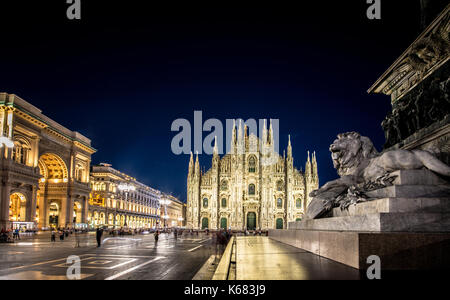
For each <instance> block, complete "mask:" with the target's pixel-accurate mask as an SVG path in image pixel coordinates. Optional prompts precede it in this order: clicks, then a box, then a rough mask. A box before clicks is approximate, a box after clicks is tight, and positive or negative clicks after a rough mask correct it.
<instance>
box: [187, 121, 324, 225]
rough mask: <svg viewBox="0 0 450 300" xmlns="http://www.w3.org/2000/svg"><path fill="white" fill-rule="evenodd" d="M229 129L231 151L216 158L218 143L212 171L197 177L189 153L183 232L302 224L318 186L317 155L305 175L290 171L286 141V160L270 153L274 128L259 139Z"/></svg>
mask: <svg viewBox="0 0 450 300" xmlns="http://www.w3.org/2000/svg"><path fill="white" fill-rule="evenodd" d="M238 127H239V128H238V129H237V128H236V126H235V125H233V134H232V140H231V150H230V152H229V153H228V154H226V155H224V156H223V157H222V158H220V156H219V154H218V148H217V141H216V145H215V147H214V153H213V157H212V167H211V169H209V170H208V171H207V172H204V173H203V172H201V171H200V165H199V161H198V155H197V158H196V161H195V163H194V160H193V155H192V153H191V157H190V161H189V170H188V178H187V212H186V218H187V227H188V228H210V229H218V228H231V229H235V230H242V229H249V230H254V229H259V228H261V229H269V228H286V225H287V223H288V222H291V221H296V220H299V219H301V218H302V216H303V214H304V212H305V211H306V207H307V205H308V204H309V201H310V198H309V193H310V192H311V191H313V190H315V189H317V188H318V186H319V180H318V171H317V162H316V157H315V153H313V155H312V159H311V160H310V157H309V153H308V160H307V162H306V167H305V172H301V171H299V170H297V169H296V168H295V167H294V158H293V156H292V146H291V141H290V138H289V143H288V147H287V156H286V154H284V155H283V156H280V155H279V154H278V153H276V152H275V150H274V137H273V129H272V124H271V125H270V129H269V130H267V129H266V125H265V124H264V128H263V132H262V138H261V139H259V138H258V137H257V136H256V135H254V134H250V135H249V134H248V133H247V131H248V130H247V127H246V126H244V128H242V125H241V124H239V126H238Z"/></svg>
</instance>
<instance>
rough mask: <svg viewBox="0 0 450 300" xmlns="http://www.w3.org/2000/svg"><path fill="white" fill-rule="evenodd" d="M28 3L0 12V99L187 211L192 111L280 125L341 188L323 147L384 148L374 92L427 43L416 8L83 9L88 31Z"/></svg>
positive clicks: (52, 7) (60, 6) (382, 107)
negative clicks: (362, 138)
mask: <svg viewBox="0 0 450 300" xmlns="http://www.w3.org/2000/svg"><path fill="white" fill-rule="evenodd" d="M29 2H30V3H34V4H29V3H28V1H3V0H2V2H1V4H0V16H1V17H0V37H1V40H0V91H1V92H7V93H12V94H17V95H18V96H20V97H22V98H23V99H25V100H26V101H28V102H30V103H32V104H33V105H35V106H37V107H38V108H40V109H42V111H43V113H44V114H46V115H47V116H49V117H50V118H52V119H54V120H55V121H57V122H59V123H60V124H62V125H64V126H66V127H68V128H69V129H71V130H76V131H79V132H80V133H82V134H83V135H85V136H87V137H88V138H90V139H91V140H92V146H93V147H94V148H96V149H98V152H97V153H96V154H94V156H93V163H100V162H108V163H111V164H112V165H113V167H114V168H116V169H118V170H121V171H123V172H125V173H127V174H130V175H132V176H134V177H136V178H137V179H138V180H139V181H141V182H143V183H145V184H148V185H150V186H152V187H155V188H158V189H160V190H162V191H164V192H169V193H172V194H173V195H175V196H178V197H180V199H182V200H183V201H185V200H186V175H187V167H188V160H189V156H188V155H179V156H176V155H174V154H173V153H172V152H171V148H170V144H171V140H172V137H173V136H174V135H175V133H173V132H171V130H170V126H171V123H172V121H173V120H175V119H177V118H186V119H188V120H190V121H191V123H192V124H193V117H194V110H202V111H203V119H204V120H206V119H208V118H217V119H220V120H222V121H223V122H225V119H231V118H243V119H245V120H246V119H248V118H254V119H262V118H267V119H269V118H274V119H279V120H280V147H281V148H282V149H284V148H285V147H286V145H287V136H288V134H291V140H292V146H293V155H294V164H295V165H296V166H297V167H298V168H299V169H300V168H303V169H304V164H305V160H306V151H307V150H310V151H314V150H315V151H316V153H317V159H318V166H319V177H320V184H321V185H322V184H324V183H325V182H326V181H328V180H331V179H334V178H336V177H337V175H336V171H335V170H334V169H333V166H332V162H331V158H330V153H329V151H328V146H329V144H330V143H331V142H332V141H333V140H334V139H335V137H336V135H337V134H338V133H341V132H346V131H359V132H361V133H362V134H363V135H366V136H369V137H370V138H371V139H372V141H373V142H374V144H375V146H376V147H377V149H378V150H381V149H382V146H383V144H384V134H383V131H382V129H381V126H380V123H381V121H382V120H383V119H384V117H385V116H386V114H387V112H388V111H389V110H390V99H389V97H388V96H383V95H368V94H367V90H368V88H369V87H370V86H371V85H372V84H373V83H374V82H375V81H376V79H377V78H378V77H379V76H380V75H381V74H382V73H383V72H384V71H385V70H386V69H387V68H388V67H389V66H390V65H391V64H392V63H393V62H394V60H395V59H396V58H397V57H398V56H400V55H401V54H402V52H403V51H404V50H405V49H406V48H407V47H408V46H409V45H410V44H411V43H412V42H413V41H414V40H415V38H416V37H417V36H418V34H419V33H420V10H419V1H411V0H405V1H398V0H397V1H382V20H372V21H371V20H368V19H367V18H366V9H367V7H368V5H367V4H366V1H365V0H355V1H348V0H345V1H344V0H341V1H312V2H314V3H316V4H311V3H310V4H308V5H305V4H302V3H303V2H306V1H292V2H294V3H296V4H295V5H294V4H291V3H292V2H280V1H271V2H267V3H266V2H261V1H255V2H251V1H237V2H233V1H208V2H198V1H195V2H194V1H189V4H183V5H181V4H178V3H177V2H174V1H170V2H169V1H159V2H163V3H166V5H164V6H162V5H161V4H159V5H155V4H153V5H149V6H143V4H142V3H143V2H151V3H154V2H155V3H156V2H158V1H122V2H116V1H114V2H113V1H89V3H88V1H86V0H84V1H82V19H81V21H69V20H67V19H66V7H67V5H66V4H65V1H64V0H58V1H56V0H53V1H45V2H46V4H42V3H36V2H38V1H29ZM39 2H44V1H39ZM93 2H95V6H94V4H93ZM186 2H187V1H184V3H186ZM242 2H245V3H247V4H246V5H245V7H244V6H243V4H242ZM388 2H390V3H388ZM392 2H395V4H394V3H392ZM11 3H14V4H11ZM132 3H134V4H132ZM283 3H284V4H283ZM207 134H208V133H204V136H206V135H207ZM281 152H282V151H281ZM200 161H201V164H202V166H205V167H206V168H209V167H210V165H211V157H210V156H206V155H202V156H201V157H200Z"/></svg>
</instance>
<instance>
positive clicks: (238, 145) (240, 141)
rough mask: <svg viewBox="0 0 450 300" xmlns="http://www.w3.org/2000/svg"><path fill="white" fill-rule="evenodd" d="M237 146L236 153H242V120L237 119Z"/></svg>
mask: <svg viewBox="0 0 450 300" xmlns="http://www.w3.org/2000/svg"><path fill="white" fill-rule="evenodd" d="M237 148H238V154H243V153H244V135H243V131H242V120H239V129H238V140H237Z"/></svg>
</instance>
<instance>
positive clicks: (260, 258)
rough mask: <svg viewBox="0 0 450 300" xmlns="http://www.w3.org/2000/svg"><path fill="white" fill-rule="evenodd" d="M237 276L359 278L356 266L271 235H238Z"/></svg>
mask: <svg viewBox="0 0 450 300" xmlns="http://www.w3.org/2000/svg"><path fill="white" fill-rule="evenodd" d="M236 279H237V280H323V279H331V280H333V279H336V280H344V279H345V280H352V279H353V280H358V279H360V272H359V271H358V270H356V269H354V268H351V267H348V266H345V265H343V264H340V263H337V262H334V261H332V260H329V259H326V258H323V257H320V256H318V255H314V254H312V253H309V252H307V251H305V250H302V249H298V248H295V247H292V246H289V245H286V244H283V243H280V242H277V241H274V240H272V239H270V238H268V237H261V236H249V237H237V240H236Z"/></svg>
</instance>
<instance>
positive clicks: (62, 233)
mask: <svg viewBox="0 0 450 300" xmlns="http://www.w3.org/2000/svg"><path fill="white" fill-rule="evenodd" d="M73 233H74V229H73V228H67V227H66V228H58V230H56V229H55V228H52V233H51V241H52V242H56V235H57V234H58V235H59V240H60V241H64V238H68V237H69V235H72V234H73Z"/></svg>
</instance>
